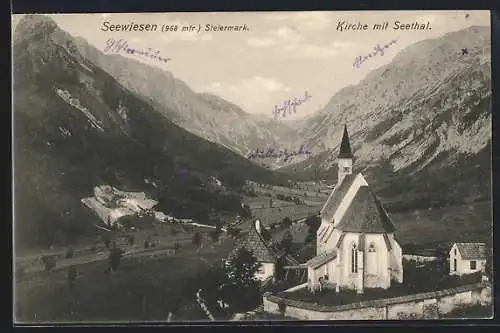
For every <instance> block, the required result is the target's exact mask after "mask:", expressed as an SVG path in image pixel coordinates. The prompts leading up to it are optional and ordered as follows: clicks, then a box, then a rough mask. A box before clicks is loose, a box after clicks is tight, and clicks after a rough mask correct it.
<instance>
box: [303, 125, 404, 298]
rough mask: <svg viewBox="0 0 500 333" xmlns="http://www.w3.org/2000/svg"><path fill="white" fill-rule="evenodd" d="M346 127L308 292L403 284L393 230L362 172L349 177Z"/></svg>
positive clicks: (309, 265) (350, 157) (311, 263)
mask: <svg viewBox="0 0 500 333" xmlns="http://www.w3.org/2000/svg"><path fill="white" fill-rule="evenodd" d="M352 170H353V154H352V151H351V146H350V142H349V135H348V132H347V127H345V128H344V134H343V137H342V142H341V146H340V153H339V156H338V181H337V185H336V186H335V188H334V189H333V191H332V193H331V194H330V196H329V197H328V200H327V201H326V203H325V205H324V206H323V208H322V210H321V212H320V215H321V226H320V227H319V228H318V231H317V245H316V256H315V257H314V258H312V259H311V260H309V261H308V262H307V270H308V288H309V289H310V290H317V289H320V288H324V287H326V288H329V287H335V289H336V291H337V292H339V291H340V290H341V289H351V290H356V291H357V292H358V293H363V292H364V290H365V289H366V288H384V289H387V288H389V287H390V286H391V283H393V282H397V283H402V282H403V263H402V250H401V246H400V245H399V244H398V242H397V240H396V239H395V237H394V232H395V227H394V225H393V223H392V222H391V219H390V218H389V215H388V214H387V212H386V210H385V209H384V207H383V205H382V203H381V202H380V200H379V199H378V197H377V196H376V195H375V194H374V193H373V192H372V190H371V189H370V187H369V185H368V183H367V181H366V180H365V178H364V177H363V175H362V174H361V173H357V174H354V173H353V171H352Z"/></svg>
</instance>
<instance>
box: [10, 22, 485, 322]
mask: <svg viewBox="0 0 500 333" xmlns="http://www.w3.org/2000/svg"><path fill="white" fill-rule="evenodd" d="M245 26H246V24H245ZM113 41H114V42H116V41H115V40H113ZM114 42H113V43H114ZM393 42H394V43H395V41H393ZM393 42H391V43H390V44H388V45H386V46H385V47H389V45H390V46H391V49H392V47H393V45H392V44H394V43H393ZM463 42H466V43H467V49H468V54H467V57H466V58H464V57H463V55H462V54H461V53H460V52H455V51H456V50H457V49H458V50H460V46H461V45H462V43H463ZM125 43H126V42H125ZM110 45H111V44H110ZM115 46H116V45H115ZM122 46H123V45H122ZM395 46H396V45H394V47H395ZM383 47H384V46H383ZM129 50H131V49H129ZM127 52H128V51H127ZM378 52H379V53H380V55H383V50H382V49H381V48H380V50H379V49H377V50H376V51H375V53H374V55H376V54H378ZM490 53H491V46H490V37H489V30H488V29H487V27H483V26H472V27H468V28H466V29H463V30H460V31H454V32H450V33H447V34H445V35H443V36H441V37H439V38H434V39H427V40H423V41H420V42H418V43H415V44H412V45H410V46H408V47H407V48H404V49H402V50H401V51H399V53H398V54H397V55H396V57H395V58H394V59H393V60H392V61H391V62H390V63H388V64H386V65H383V66H380V67H378V68H376V69H375V70H373V71H372V72H370V73H369V74H368V75H367V76H366V77H365V78H364V79H363V80H361V81H360V83H359V84H357V85H354V86H346V87H344V88H342V89H341V90H340V91H338V92H336V93H334V94H332V97H331V99H330V100H329V102H328V103H327V104H326V105H325V106H324V107H322V108H321V109H320V110H317V111H316V112H314V113H312V114H311V115H309V116H308V117H305V118H303V119H299V120H293V121H287V122H286V123H282V122H280V121H277V120H276V119H272V118H271V117H267V116H265V115H259V114H253V113H248V112H246V111H245V110H243V109H242V108H241V107H240V106H238V105H235V104H234V103H232V102H229V101H227V100H225V99H223V98H222V97H220V96H217V95H215V94H213V93H207V92H196V91H195V90H194V89H192V88H191V87H190V86H189V85H188V83H186V82H184V81H182V80H180V79H178V78H177V77H175V76H174V73H173V72H169V71H167V70H164V69H161V68H159V67H155V66H151V65H147V64H144V63H142V62H139V61H137V60H136V59H133V58H126V57H124V56H123V55H120V54H106V53H105V52H102V51H101V50H99V49H98V48H97V47H96V46H94V45H93V44H91V43H90V42H88V41H87V40H85V39H84V38H82V37H76V36H73V35H72V34H70V33H68V32H66V31H64V30H62V29H61V28H60V27H59V26H58V24H57V23H56V22H55V20H53V19H51V18H50V17H49V16H47V15H37V14H33V15H32V14H29V15H25V16H23V17H22V19H20V21H19V23H18V24H17V27H16V29H15V31H14V34H13V56H14V68H13V75H14V77H15V80H14V85H13V94H14V98H13V105H14V107H13V108H14V113H13V121H14V124H15V128H14V136H13V159H14V161H15V168H14V171H13V174H14V175H13V177H14V178H15V182H14V186H13V187H14V198H13V199H14V226H15V227H14V232H13V234H14V235H13V238H14V263H15V264H14V270H13V271H14V275H15V279H16V283H15V296H16V304H15V316H16V319H17V320H18V321H21V322H31V323H32V322H35V323H40V322H43V323H47V322H71V321H82V322H96V321H97V322H109V321H118V322H131V321H163V322H164V321H166V320H168V319H167V318H172V317H173V320H174V321H183V320H207V315H206V314H205V313H203V311H201V309H200V307H199V306H198V305H197V304H196V303H195V297H194V295H195V292H196V291H198V289H197V288H200V289H201V288H203V286H204V285H203V286H202V282H203V281H204V277H205V276H207V274H212V273H213V272H211V273H209V269H212V268H213V267H214V265H216V264H217V263H220V262H222V260H224V259H226V258H227V257H228V255H229V253H230V252H231V251H232V250H233V248H234V247H235V246H236V245H237V244H240V242H242V241H243V240H244V239H245V237H246V236H247V235H248V233H249V232H250V231H251V230H253V229H252V228H254V226H255V221H256V220H260V221H261V222H262V224H263V226H264V228H265V230H267V232H268V233H269V235H270V240H268V241H269V242H270V244H272V245H273V246H277V244H281V243H282V242H283V239H284V238H285V236H287V235H288V234H291V237H292V241H291V243H292V244H293V249H294V251H295V252H294V255H297V256H296V258H299V259H300V261H301V262H300V264H303V263H304V262H306V261H307V260H309V259H311V257H312V256H313V255H314V254H313V253H312V252H314V251H312V250H315V248H316V244H315V237H316V236H315V235H316V233H315V232H316V230H313V227H314V225H313V222H308V220H309V219H312V220H314V217H317V216H318V215H319V214H320V211H321V210H322V208H323V206H324V205H325V202H327V200H328V198H329V196H330V194H331V193H332V191H334V189H335V188H336V184H337V181H338V179H337V177H338V167H337V163H338V160H339V158H341V157H339V156H340V154H339V149H340V147H339V146H340V144H341V137H342V131H343V129H344V125H345V126H346V128H348V129H349V133H350V139H351V144H352V155H353V161H354V163H353V164H352V165H350V166H345V165H344V168H341V171H342V170H344V171H345V170H346V168H347V170H349V173H350V172H351V171H352V173H354V174H356V173H362V174H363V176H364V177H366V180H367V182H368V184H369V185H370V187H371V188H372V189H373V191H374V193H376V195H377V196H378V197H379V198H380V200H381V202H382V203H383V205H384V207H385V208H386V210H387V213H388V214H389V216H390V218H391V220H392V222H393V224H394V225H395V227H396V233H395V234H396V238H397V239H398V242H399V243H400V245H401V247H402V248H403V251H404V253H405V254H408V253H412V252H418V251H421V250H428V249H433V250H435V249H436V248H443V247H446V246H449V245H451V244H452V243H454V242H484V243H486V244H488V245H491V235H492V232H491V230H492V223H493V222H492V221H493V217H492V183H491V154H492V141H491V125H492V123H491V122H492V112H491V108H492V100H491V98H492V95H491V54H490ZM368 58H370V57H365V58H363V59H361V60H358V63H357V64H358V67H359V65H360V64H361V62H363V65H367V64H365V63H364V62H365V61H366V62H368V61H369V60H368ZM160 60H161V59H160ZM168 60H171V59H170V58H168ZM370 60H373V59H370ZM163 61H165V62H166V61H167V60H165V59H163ZM353 70H357V69H353ZM273 87H274V86H272V85H271V90H272V89H274V88H273ZM311 94H312V95H314V92H311ZM305 96H306V97H304V100H303V101H301V102H300V103H302V102H304V101H305V100H306V99H307V98H308V97H310V96H309V95H308V93H307V91H306V93H305ZM288 102H290V101H288ZM295 102H297V101H295ZM300 103H299V104H300ZM292 104H293V103H292ZM295 104H297V103H295ZM283 105H284V106H282V107H281V109H280V108H278V107H276V111H279V110H281V111H285V112H286V111H287V110H288V111H290V110H289V109H290V108H291V104H290V103H288V104H286V103H285V104H283ZM297 105H298V104H297ZM269 113H271V111H270V110H269ZM269 147H271V148H269ZM297 147H300V148H299V149H297ZM264 149H267V152H265V151H264ZM296 150H297V151H296ZM349 150H351V147H349ZM278 151H279V153H278ZM292 151H293V152H292ZM351 169H352V170H351ZM345 172H347V171H345ZM339 177H340V176H339ZM353 195H354V194H353ZM346 209H347V208H346ZM308 218H309V219H308ZM308 223H311V225H312V226H311V225H309V224H308ZM259 225H260V224H259ZM255 228H257V227H255ZM259 228H260V227H259ZM311 235H312V236H313V237H311ZM280 246H281V245H280ZM115 250H117V251H120V257H119V259H118V264H117V267H115V268H112V267H111V266H112V265H113V264H112V261H113V260H114V259H113V258H112V256H113V253H114V251H115ZM287 251H288V250H287ZM311 251H312V252H311ZM299 259H295V260H299ZM47 260H48V261H47ZM50 260H53V262H52V263H53V265H54V266H50V263H49V262H50ZM48 263H49V264H48ZM294 265H299V264H297V263H295V264H294ZM302 268H303V267H302ZM75 272H76V273H75ZM216 273H217V274H218V273H220V272H215V273H213V274H216ZM71 274H76V275H74V276H73V275H71ZM71 276H73V279H74V280H71ZM302 282H303V281H302Z"/></svg>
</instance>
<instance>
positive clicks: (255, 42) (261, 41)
mask: <svg viewBox="0 0 500 333" xmlns="http://www.w3.org/2000/svg"><path fill="white" fill-rule="evenodd" d="M275 43H276V41H275V40H274V39H271V38H258V37H251V38H248V39H247V44H248V46H251V47H266V46H271V45H273V44H275Z"/></svg>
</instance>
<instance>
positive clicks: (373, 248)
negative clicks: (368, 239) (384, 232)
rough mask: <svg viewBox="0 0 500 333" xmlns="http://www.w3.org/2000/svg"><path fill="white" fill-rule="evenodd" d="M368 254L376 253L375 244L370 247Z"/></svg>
mask: <svg viewBox="0 0 500 333" xmlns="http://www.w3.org/2000/svg"><path fill="white" fill-rule="evenodd" d="M368 252H375V244H374V243H370V246H369V247H368Z"/></svg>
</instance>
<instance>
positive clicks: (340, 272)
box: [16, 127, 492, 321]
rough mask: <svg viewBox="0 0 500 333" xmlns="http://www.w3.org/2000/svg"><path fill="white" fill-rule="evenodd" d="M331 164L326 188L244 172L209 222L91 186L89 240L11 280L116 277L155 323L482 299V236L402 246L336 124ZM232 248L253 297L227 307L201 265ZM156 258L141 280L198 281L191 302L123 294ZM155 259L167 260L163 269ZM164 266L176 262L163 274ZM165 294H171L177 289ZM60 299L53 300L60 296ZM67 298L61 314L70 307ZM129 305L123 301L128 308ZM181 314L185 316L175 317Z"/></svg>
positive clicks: (304, 316) (477, 303)
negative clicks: (337, 142)
mask: <svg viewBox="0 0 500 333" xmlns="http://www.w3.org/2000/svg"><path fill="white" fill-rule="evenodd" d="M338 163H339V168H338V170H339V171H338V179H339V184H337V185H336V186H331V185H329V184H320V183H316V184H312V183H311V182H308V183H305V182H304V183H291V184H290V186H289V187H279V186H271V185H266V184H259V183H256V182H251V181H247V183H246V185H245V186H244V193H245V195H244V197H243V202H244V203H242V207H241V208H242V209H241V210H240V212H239V213H238V214H237V215H235V216H232V215H227V216H219V220H218V222H217V223H216V224H215V225H214V224H204V223H200V221H195V220H193V219H183V218H176V217H174V216H172V215H170V214H168V213H165V212H160V211H156V210H155V206H156V202H155V201H154V200H152V199H149V198H148V197H147V196H146V195H145V194H144V193H141V192H125V191H120V190H118V189H116V188H113V187H111V186H106V185H103V186H99V187H96V188H95V190H94V195H93V196H92V197H88V198H83V199H82V203H83V204H84V205H86V206H87V207H88V208H89V209H91V210H92V211H93V212H94V213H95V214H97V215H98V216H99V217H100V218H101V219H102V221H103V225H104V226H97V225H96V227H97V228H99V229H100V230H101V233H100V236H99V238H98V239H96V240H95V241H94V243H93V244H92V245H91V246H82V247H71V248H65V249H51V250H50V252H49V253H47V254H45V255H42V256H40V255H38V256H31V257H30V256H25V257H22V258H19V259H18V260H17V262H16V265H17V267H18V268H17V274H16V275H17V279H18V283H19V284H21V286H22V284H23V283H25V284H29V285H30V286H33V285H35V284H36V283H38V284H39V283H42V284H44V283H52V282H53V281H59V282H57V283H58V284H61V283H62V284H64V282H65V281H66V283H67V284H68V285H70V286H71V288H70V289H71V290H72V291H71V293H75V291H74V290H77V288H78V285H83V284H85V285H88V284H92V285H94V287H93V288H97V289H99V290H100V288H99V284H101V285H106V284H107V285H108V287H109V288H112V289H113V288H118V286H117V285H120V283H122V284H124V285H127V287H124V288H126V289H127V290H129V291H128V292H127V295H128V294H130V293H135V296H134V297H135V299H137V297H139V299H141V301H140V302H138V304H139V305H140V310H138V311H137V312H136V313H135V314H134V315H133V316H132V317H134V316H135V317H137V318H138V319H141V320H143V319H144V318H151V319H155V320H158V319H159V318H158V316H161V318H164V320H166V321H175V320H184V319H194V320H217V318H218V316H219V318H222V319H226V320H297V319H300V320H318V319H327V320H347V319H418V318H448V317H447V316H453V315H454V313H455V316H457V317H460V316H461V315H463V312H457V311H465V310H464V309H468V308H472V309H476V310H477V309H479V310H480V311H483V310H484V308H488V307H490V305H491V302H492V296H491V251H490V250H489V249H488V246H487V245H486V244H485V243H484V242H477V241H475V240H471V241H470V242H458V241H457V242H447V243H446V244H443V246H440V247H439V248H418V247H416V248H411V247H409V246H405V247H403V246H402V244H401V243H400V240H399V238H398V230H397V228H396V225H395V224H394V223H393V222H392V220H391V217H390V215H389V214H388V213H387V211H386V210H385V208H384V206H383V204H382V202H381V201H380V199H379V198H378V197H377V195H376V193H374V192H373V191H372V190H370V188H369V185H368V180H366V179H365V178H364V177H363V175H362V174H361V173H355V172H354V171H353V170H355V165H353V153H352V151H351V147H350V143H349V137H348V132H347V127H346V128H345V130H344V136H343V138H342V143H341V146H340V152H339V156H338ZM216 184H218V185H221V184H220V182H216ZM242 249H244V250H246V252H245V251H244V252H245V253H246V255H247V258H246V259H245V260H250V262H251V263H253V266H252V267H254V271H252V272H250V273H249V272H247V277H246V278H247V279H250V280H252V281H253V282H254V284H253V287H252V288H253V290H252V291H251V292H252V293H253V296H252V297H253V300H252V301H249V302H248V304H246V303H244V304H243V305H241V304H239V305H238V306H235V305H233V306H232V305H231V304H229V303H228V302H230V301H228V300H227V298H226V299H224V296H223V295H222V294H221V295H218V294H215V295H214V294H211V293H210V292H208V290H211V289H217V288H212V287H219V289H220V288H221V286H223V285H225V284H223V283H222V282H221V281H222V280H220V279H221V278H220V277H217V276H216V275H215V277H214V278H213V279H212V278H209V277H206V276H207V275H206V274H208V276H211V274H215V273H213V272H212V271H213V269H214V268H213V267H222V266H220V265H221V262H222V263H225V264H223V265H226V266H228V265H229V266H228V267H232V268H230V269H236V268H234V267H235V266H230V265H231V262H232V261H238V260H240V259H241V258H243V257H245V253H243V254H241V253H240V252H241V251H242ZM242 256H243V257H242ZM235 258H237V259H235ZM241 260H243V259H241ZM240 264H241V263H240ZM158 265H161V268H159V269H158V270H157V271H154V273H148V274H152V275H155V276H154V279H155V280H154V281H153V282H148V283H150V284H152V285H153V286H157V285H159V284H162V283H167V284H169V287H168V289H172V290H173V289H176V287H175V285H176V283H178V282H176V281H179V280H182V281H193V280H192V279H193V276H195V279H202V280H203V279H205V278H206V281H205V282H204V283H205V285H203V286H201V285H200V288H198V289H197V290H194V291H193V292H192V295H191V296H192V297H191V298H192V300H195V303H194V305H193V304H188V305H186V306H184V308H183V309H184V314H182V311H179V310H178V309H175V306H174V304H170V305H168V304H164V305H162V306H163V307H166V308H169V309H171V310H170V311H163V312H161V311H160V312H161V314H160V313H157V311H156V310H155V311H149V312H148V310H147V309H148V307H150V306H153V305H152V304H150V302H151V297H152V296H148V297H149V298H148V299H149V301H148V300H146V294H147V293H150V292H151V290H150V291H142V292H141V290H143V288H151V287H150V286H149V287H145V286H144V285H143V286H141V287H140V288H137V290H134V291H132V292H131V291H130V288H129V287H128V284H129V283H130V279H132V278H133V277H134V276H136V275H135V274H139V276H141V279H143V275H141V274H140V273H139V271H140V270H143V269H147V270H148V272H153V271H150V270H152V267H159V266H158ZM165 265H167V266H168V267H169V268H170V269H169V270H167V271H165V269H166V268H164V267H167V266H165ZM146 267H147V268H146ZM175 267H178V269H179V271H178V272H177V273H175V274H173V270H174V269H176V268H175ZM180 267H184V268H183V269H180ZM187 267H189V268H187ZM96 270H97V271H96ZM99 270H100V271H101V272H105V273H97V272H98V271H99ZM89 272H92V273H89ZM106 272H107V273H106ZM211 272H212V273H211ZM225 274H226V275H227V274H228V273H227V271H226V273H225ZM248 274H250V276H248ZM106 275H109V277H106ZM109 278H112V279H114V280H109ZM151 278H152V277H151ZM89 279H91V280H95V279H98V280H99V282H97V281H93V282H90V281H86V280H89ZM117 279H118V280H117ZM147 279H149V277H148V278H146V280H147ZM165 279H167V280H169V281H170V282H165V281H166V280H165ZM172 279H173V280H172ZM218 279H219V280H218ZM222 279H223V280H224V279H227V276H226V277H223V278H222ZM36 281H38V282H36ZM43 281H45V282H43ZM117 281H121V282H118V283H117ZM160 281H162V282H160ZM207 281H211V282H207ZM224 281H225V280H224ZM144 282H145V281H144ZM226 282H227V281H226ZM226 282H225V283H226ZM186 283H187V282H186ZM197 283H198V284H199V281H198V282H197ZM207 283H208V284H207ZM209 283H213V285H210V284H209ZM233 283H234V282H233ZM111 284H112V285H111ZM226 284H227V283H226ZM73 286H75V287H73ZM31 288H32V287H31ZM52 288H55V287H52ZM59 288H61V287H59ZM20 289H21V288H20ZM22 289H23V290H24V288H22ZM181 289H182V288H181ZM29 290H32V289H30V288H27V289H26V290H25V292H29ZM59 292H62V293H66V292H67V291H62V290H60V291H59ZM82 292H83V291H82ZM176 292H177V295H178V296H176V297H184V296H182V295H180V294H179V291H176ZM87 293H92V292H91V291H87ZM171 293H175V292H174V291H172V292H171ZM207 293H208V294H207ZM163 296H164V297H167V299H170V297H169V296H168V295H167V294H165V295H163ZM67 297H68V296H65V297H63V298H64V299H66V301H68V300H67ZM249 297H250V296H249ZM256 298H258V300H256ZM70 299H72V297H70ZM244 301H245V299H244V298H243V302H244ZM162 302H166V303H170V302H169V301H166V300H164V301H162ZM240 302H241V301H240ZM70 303H71V304H70V305H67V311H69V312H66V314H65V315H66V316H68V319H70V318H73V317H72V316H74V313H76V312H77V310H76V308H78V305H75V304H74V302H73V301H71V302H70ZM188 303H189V302H188ZM235 304H236V303H235ZM252 304H254V305H255V306H254V307H252ZM139 305H137V304H135V303H134V306H132V305H130V304H129V306H131V307H132V308H136V309H137V306H139ZM33 306H34V305H33ZM156 306H157V305H156ZM193 306H194V307H195V308H197V311H194V312H193V310H192V307H193ZM231 307H232V308H231ZM71 309H75V310H74V311H73V310H71ZM189 309H191V310H189ZM429 309H430V310H429ZM23 311H26V310H23ZM43 311H44V310H43V309H40V308H37V309H35V311H34V312H33V314H31V315H32V316H33V318H34V319H39V318H40V317H42V318H43V317H46V318H47V317H51V316H52V315H53V314H45V315H44V314H43V313H40V312H43ZM78 311H79V313H80V316H85V314H84V313H82V311H81V310H78ZM127 311H131V310H127ZM90 312H92V311H90ZM186 312H189V315H191V316H192V315H194V316H195V317H189V318H186V317H184V316H185V315H186V314H185V313H186ZM481 313H482V312H481ZM59 315H61V314H59ZM87 315H88V314H87ZM106 315H107V316H108V317H107V318H109V314H106ZM118 319H119V318H118Z"/></svg>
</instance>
